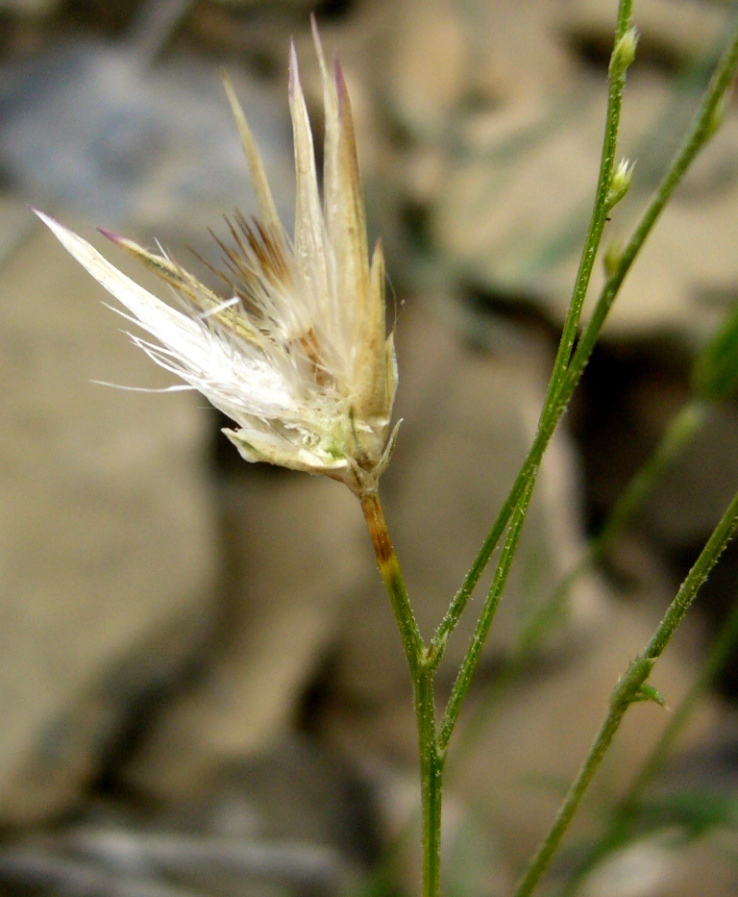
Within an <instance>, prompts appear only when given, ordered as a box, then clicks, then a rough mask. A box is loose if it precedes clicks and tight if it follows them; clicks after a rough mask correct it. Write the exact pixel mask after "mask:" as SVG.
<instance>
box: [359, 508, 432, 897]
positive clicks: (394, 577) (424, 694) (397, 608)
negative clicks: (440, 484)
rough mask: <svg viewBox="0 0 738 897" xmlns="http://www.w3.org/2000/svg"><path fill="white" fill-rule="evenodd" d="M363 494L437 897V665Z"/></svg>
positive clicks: (427, 870)
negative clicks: (400, 678)
mask: <svg viewBox="0 0 738 897" xmlns="http://www.w3.org/2000/svg"><path fill="white" fill-rule="evenodd" d="M360 498H361V508H362V510H363V512H364V517H365V519H366V522H367V526H368V527H369V534H370V535H371V538H372V543H373V545H374V551H375V554H376V556H377V565H378V567H379V572H380V575H381V576H382V580H383V582H384V585H385V588H386V590H387V594H388V595H389V599H390V603H391V605H392V610H393V611H394V614H395V619H396V620H397V626H398V628H399V630H400V636H401V638H402V644H403V648H404V649H405V657H406V658H407V663H408V667H409V668H410V676H411V679H412V685H413V700H414V703H415V716H416V722H417V728H418V749H419V755H420V795H421V803H422V814H423V897H438V893H439V888H440V871H441V796H442V788H443V759H444V758H443V755H442V754H441V752H440V751H439V750H438V738H437V734H436V707H435V696H434V688H433V684H434V681H433V677H434V673H435V669H436V667H435V666H434V665H432V664H431V663H430V662H429V653H428V651H427V649H426V647H425V643H424V642H423V637H422V635H421V634H420V629H419V628H418V624H417V621H416V619H415V615H414V613H413V610H412V607H411V605H410V599H409V597H408V594H407V589H406V587H405V581H404V579H403V576H402V571H401V569H400V564H399V561H398V559H397V555H396V553H395V550H394V547H393V546H392V540H391V539H390V535H389V531H388V529H387V521H386V520H385V517H384V511H383V510H382V505H381V503H380V501H379V496H378V495H377V493H376V492H370V493H366V494H364V495H362V496H360Z"/></svg>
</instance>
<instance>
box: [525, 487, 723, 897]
mask: <svg viewBox="0 0 738 897" xmlns="http://www.w3.org/2000/svg"><path fill="white" fill-rule="evenodd" d="M736 526H738V493H736V495H735V496H734V497H733V500H732V501H731V503H730V505H729V506H728V508H727V510H726V511H725V513H724V514H723V516H722V518H721V520H720V523H718V525H717V527H716V528H715V530H714V532H713V534H712V535H711V536H710V538H709V540H708V542H707V544H706V545H705V547H704V548H703V550H702V552H701V553H700V556H699V557H698V558H697V561H696V562H695V564H694V566H693V567H692V569H691V570H690V571H689V574H688V575H687V578H686V579H685V580H684V582H683V583H682V586H681V588H680V589H679V591H678V593H677V595H676V597H675V598H674V600H673V601H672V603H671V604H670V605H669V608H668V610H667V611H666V613H665V614H664V617H663V619H662V620H661V622H660V623H659V625H658V627H657V629H656V632H655V633H654V635H653V637H652V639H651V641H650V642H649V644H648V646H647V647H646V649H645V651H644V652H643V653H642V654H641V656H640V657H638V658H637V659H636V660H634V661H633V662H632V663H631V664H630V666H629V667H628V669H627V671H626V672H625V675H624V676H623V677H622V679H621V680H620V682H618V684H617V685H616V686H615V689H614V690H613V693H612V695H611V697H610V710H609V712H608V714H607V716H606V718H605V721H604V722H603V724H602V726H601V728H600V731H599V732H598V733H597V736H596V738H595V740H594V743H593V744H592V748H591V749H590V752H589V755H588V756H587V759H586V760H585V761H584V763H583V765H582V767H581V769H580V771H579V774H578V775H577V777H576V779H575V780H574V782H573V783H572V785H571V787H570V789H569V791H568V793H567V795H566V797H565V799H564V801H563V803H562V805H561V807H560V809H559V812H558V814H557V816H556V819H555V820H554V823H553V825H552V826H551V828H550V830H549V832H548V834H547V835H546V837H545V838H544V840H543V842H542V844H541V846H540V848H539V849H538V852H537V853H536V854H535V856H534V857H533V860H532V861H531V863H530V865H529V867H528V869H527V871H526V872H525V874H524V875H523V877H522V879H521V880H520V883H519V884H518V887H517V889H516V891H515V897H529V895H531V894H532V893H533V891H534V890H535V888H536V886H537V884H538V882H539V880H540V878H541V876H542V875H543V873H544V871H545V870H546V868H547V867H548V864H549V863H550V862H551V859H552V857H553V855H554V853H555V852H556V850H557V849H558V847H559V844H560V843H561V839H562V838H563V837H564V834H565V832H566V830H567V829H568V827H569V824H570V822H571V820H572V818H573V816H574V814H575V813H576V811H577V810H578V808H579V805H580V803H581V801H582V798H583V797H584V795H585V793H586V791H587V789H588V788H589V785H590V783H591V781H592V778H593V777H594V774H595V772H596V771H597V769H598V768H599V766H600V763H601V762H602V760H603V758H604V756H605V754H606V753H607V751H608V749H609V747H610V744H611V743H612V740H613V738H614V736H615V733H616V732H617V730H618V728H619V727H620V723H621V722H622V719H623V716H624V715H625V712H626V711H627V709H628V707H629V706H630V705H631V704H632V703H633V702H634V701H638V700H644V699H647V698H648V697H649V695H648V693H646V692H644V690H643V686H644V685H645V682H646V680H647V679H648V677H649V675H650V673H651V670H652V668H653V665H654V664H655V662H656V660H657V659H658V658H659V657H660V656H661V654H662V653H663V651H664V649H665V648H666V646H667V645H668V643H669V641H670V639H671V637H672V636H673V634H674V632H675V631H676V629H677V627H678V626H679V624H680V623H681V621H682V620H683V619H684V616H685V614H686V613H687V610H688V609H689V607H690V606H691V604H692V602H693V601H694V599H695V596H696V595H697V592H698V591H699V589H700V587H701V586H702V584H703V583H704V581H705V580H706V579H707V576H708V574H709V573H710V571H711V570H712V568H713V567H714V566H715V564H716V563H717V560H718V558H719V557H720V555H721V554H722V553H723V551H724V549H725V546H726V545H727V544H728V542H729V540H730V538H731V536H732V535H733V533H734V532H735V529H736Z"/></svg>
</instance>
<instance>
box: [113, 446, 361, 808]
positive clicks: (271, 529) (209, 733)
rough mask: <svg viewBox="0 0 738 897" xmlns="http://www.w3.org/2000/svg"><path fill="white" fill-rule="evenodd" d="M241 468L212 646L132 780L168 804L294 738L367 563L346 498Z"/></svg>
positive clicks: (355, 514) (332, 486) (333, 486)
mask: <svg viewBox="0 0 738 897" xmlns="http://www.w3.org/2000/svg"><path fill="white" fill-rule="evenodd" d="M238 463H239V468H238V471H239V472H238V473H236V474H234V475H233V478H232V479H231V480H230V482H229V483H228V484H227V486H226V487H225V488H224V493H223V496H224V500H225V507H226V513H225V518H224V521H223V534H224V537H225V545H226V550H227V554H226V564H227V568H228V569H229V570H230V583H229V586H230V587H229V589H228V592H227V594H226V596H224V605H223V614H222V618H221V621H220V627H219V630H218V631H219V637H218V639H217V643H216V644H215V645H214V646H213V650H212V654H211V657H210V660H209V662H208V664H207V667H206V669H205V673H204V676H203V678H202V681H200V682H198V683H197V684H196V685H195V686H194V687H193V688H192V689H190V690H189V691H186V692H184V693H183V694H182V695H181V697H180V698H179V699H178V700H177V701H175V702H173V703H172V705H171V706H170V707H168V708H167V709H166V710H165V712H163V713H162V714H161V716H160V719H159V720H158V722H157V725H156V727H155V730H154V731H153V733H152V734H151V737H150V738H149V740H148V741H147V742H146V743H144V744H143V745H142V748H141V751H140V753H139V754H138V755H137V756H136V758H135V759H134V761H133V762H132V764H131V766H130V767H129V769H128V770H127V772H126V773H125V776H126V779H127V781H128V782H129V783H130V782H133V783H135V785H136V787H137V788H138V789H143V790H145V791H146V792H147V793H149V794H153V795H156V796H157V797H159V798H162V799H165V800H167V801H168V802H170V803H173V802H174V803H176V802H177V801H181V800H183V799H186V798H189V797H191V795H192V793H193V790H194V792H195V793H197V791H198V789H200V788H206V787H207V785H208V782H209V781H210V780H211V779H212V777H213V776H215V775H217V774H219V773H220V771H221V769H222V768H223V767H224V765H227V764H232V763H234V762H237V761H239V760H242V759H244V758H249V757H252V756H253V755H254V754H255V753H258V752H260V751H264V750H267V749H268V747H269V745H270V744H272V743H273V742H274V741H275V740H278V739H280V738H284V737H285V736H286V735H287V733H288V732H289V731H290V729H291V725H292V722H293V720H294V716H295V714H296V713H297V710H298V707H299V701H300V698H301V697H302V695H303V693H304V690H305V689H306V688H307V684H308V682H309V681H310V679H311V678H312V677H314V676H315V675H316V672H317V669H318V668H319V667H320V666H321V665H322V663H323V661H324V657H325V653H326V651H327V649H328V646H329V645H330V643H331V641H332V639H333V637H334V635H335V631H336V628H337V626H338V625H339V623H340V621H341V620H342V619H343V618H344V615H345V614H346V613H347V612H348V609H349V607H350V603H347V601H348V599H349V598H350V596H351V595H352V593H353V592H355V590H356V587H357V586H356V583H357V581H361V580H363V579H365V577H366V573H367V570H368V569H369V565H370V564H371V554H370V552H369V551H368V550H367V546H365V545H364V544H363V542H362V539H361V537H362V535H363V531H362V528H363V520H362V517H361V511H360V509H359V506H358V502H357V501H356V499H355V498H354V497H353V495H351V493H349V491H348V490H346V489H344V488H343V487H341V486H340V484H337V483H334V482H332V481H327V480H325V479H313V478H310V477H307V476H305V475H301V474H297V475H295V474H290V473H286V472H282V471H278V470H274V469H272V468H269V467H268V466H265V468H266V469H263V470H261V469H258V468H257V469H254V468H252V467H251V466H250V465H247V464H246V463H245V462H243V461H240V459H239V462H238Z"/></svg>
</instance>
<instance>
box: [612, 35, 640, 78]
mask: <svg viewBox="0 0 738 897" xmlns="http://www.w3.org/2000/svg"><path fill="white" fill-rule="evenodd" d="M637 45H638V32H637V31H636V29H635V28H628V30H627V31H626V32H625V34H624V35H623V36H622V37H621V38H620V40H619V41H618V42H617V43H616V44H615V48H614V49H613V51H612V56H611V57H610V75H611V76H613V75H616V74H617V75H624V74H625V73H626V71H627V70H628V69H629V68H630V66H631V64H632V62H633V60H634V59H635V54H636V46H637Z"/></svg>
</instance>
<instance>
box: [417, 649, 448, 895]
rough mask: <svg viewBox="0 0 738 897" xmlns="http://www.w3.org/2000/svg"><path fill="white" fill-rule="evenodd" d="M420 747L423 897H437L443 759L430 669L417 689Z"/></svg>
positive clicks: (419, 681)
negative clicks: (439, 746)
mask: <svg viewBox="0 0 738 897" xmlns="http://www.w3.org/2000/svg"><path fill="white" fill-rule="evenodd" d="M416 715H417V722H418V743H419V746H420V796H421V805H422V819H423V832H422V837H423V897H438V893H439V890H440V872H441V798H442V792H443V756H442V754H441V753H440V752H439V750H438V739H437V736H436V707H435V697H434V691H433V670H432V669H431V668H430V667H428V666H426V667H425V668H424V669H422V670H421V672H420V676H419V678H418V682H417V688H416Z"/></svg>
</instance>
